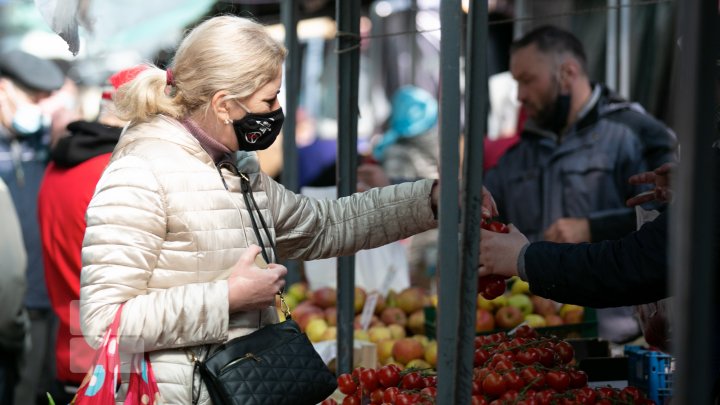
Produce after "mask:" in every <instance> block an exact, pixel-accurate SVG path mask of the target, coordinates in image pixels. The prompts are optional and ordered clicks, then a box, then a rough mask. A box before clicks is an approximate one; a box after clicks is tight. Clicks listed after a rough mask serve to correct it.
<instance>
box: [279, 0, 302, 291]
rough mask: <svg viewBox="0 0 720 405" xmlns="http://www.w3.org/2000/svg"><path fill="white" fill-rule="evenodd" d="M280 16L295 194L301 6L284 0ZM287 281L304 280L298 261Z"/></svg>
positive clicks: (286, 160)
mask: <svg viewBox="0 0 720 405" xmlns="http://www.w3.org/2000/svg"><path fill="white" fill-rule="evenodd" d="M280 14H281V15H280V17H281V20H282V22H283V25H284V26H285V47H286V48H287V50H288V55H287V58H286V59H285V94H286V97H285V122H284V123H283V144H282V149H283V171H282V173H281V176H280V177H281V180H282V184H283V186H285V188H287V189H288V190H292V191H294V192H296V193H297V192H299V191H300V186H299V184H298V183H299V182H298V157H297V155H298V154H297V145H296V144H295V129H296V125H295V124H296V115H295V113H296V111H297V106H298V98H299V94H300V51H299V48H300V47H299V46H298V37H297V21H298V3H297V1H295V0H283V2H282V4H281V5H280ZM285 266H286V267H287V268H288V275H287V282H288V284H292V283H294V282H297V281H300V266H299V264H298V262H297V261H296V260H287V261H286V262H285Z"/></svg>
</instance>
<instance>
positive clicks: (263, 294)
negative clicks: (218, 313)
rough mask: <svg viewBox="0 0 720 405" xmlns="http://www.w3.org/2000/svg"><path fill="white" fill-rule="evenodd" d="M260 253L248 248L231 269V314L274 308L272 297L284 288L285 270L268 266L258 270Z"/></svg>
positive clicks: (229, 282)
mask: <svg viewBox="0 0 720 405" xmlns="http://www.w3.org/2000/svg"><path fill="white" fill-rule="evenodd" d="M260 251H261V249H260V246H257V245H250V246H249V247H248V248H247V249H246V250H245V251H244V252H243V254H242V255H241V256H240V259H238V261H237V263H235V265H234V266H233V268H232V273H231V274H230V277H229V278H228V305H229V308H230V313H233V312H238V311H248V310H254V309H263V308H266V307H269V306H272V305H275V295H276V294H277V293H278V292H279V291H282V289H283V288H284V287H285V275H286V274H287V269H286V268H285V266H283V265H280V264H275V263H271V264H269V265H268V266H267V268H261V267H259V266H258V265H257V264H256V262H255V257H257V255H258V254H259V253H260Z"/></svg>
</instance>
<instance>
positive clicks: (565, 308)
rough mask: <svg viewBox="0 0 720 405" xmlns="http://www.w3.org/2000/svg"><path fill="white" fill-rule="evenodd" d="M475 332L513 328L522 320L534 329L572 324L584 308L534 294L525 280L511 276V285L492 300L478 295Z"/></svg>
mask: <svg viewBox="0 0 720 405" xmlns="http://www.w3.org/2000/svg"><path fill="white" fill-rule="evenodd" d="M476 311H477V312H476V319H475V331H476V332H478V333H483V332H490V331H493V330H495V329H512V328H514V327H516V326H518V325H520V324H521V323H523V322H526V323H527V324H528V325H529V326H531V327H533V328H544V327H549V326H560V325H571V324H577V323H580V322H582V321H583V317H584V313H585V309H584V308H583V307H581V306H577V305H572V304H561V303H557V302H555V301H552V300H549V299H546V298H543V297H540V296H537V295H533V294H532V293H530V288H529V285H528V283H527V282H525V281H523V280H521V279H519V278H517V277H513V279H511V284H510V288H509V289H507V291H505V292H504V293H503V294H502V295H499V296H497V297H495V298H493V299H491V300H489V299H486V298H485V297H484V296H483V295H482V294H478V300H477V310H476Z"/></svg>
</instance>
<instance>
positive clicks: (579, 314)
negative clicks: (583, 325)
mask: <svg viewBox="0 0 720 405" xmlns="http://www.w3.org/2000/svg"><path fill="white" fill-rule="evenodd" d="M583 313H584V311H583V310H582V309H572V310H570V311H567V312H565V314H563V317H562V318H563V322H565V323H566V324H568V325H571V324H574V323H580V322H582V321H583Z"/></svg>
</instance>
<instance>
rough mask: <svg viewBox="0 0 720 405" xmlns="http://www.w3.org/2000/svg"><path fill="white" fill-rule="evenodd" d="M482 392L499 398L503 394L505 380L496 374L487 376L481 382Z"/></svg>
mask: <svg viewBox="0 0 720 405" xmlns="http://www.w3.org/2000/svg"><path fill="white" fill-rule="evenodd" d="M482 389H483V392H484V393H485V394H487V395H490V396H493V397H499V396H500V395H502V394H503V393H505V390H506V386H505V380H503V378H502V376H501V375H500V374H498V373H496V372H491V373H490V374H488V375H487V376H486V377H485V379H484V380H483V382H482Z"/></svg>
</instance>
